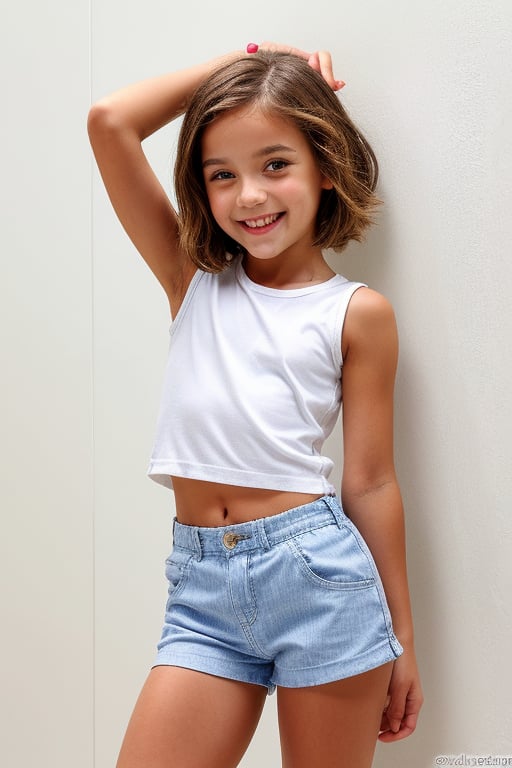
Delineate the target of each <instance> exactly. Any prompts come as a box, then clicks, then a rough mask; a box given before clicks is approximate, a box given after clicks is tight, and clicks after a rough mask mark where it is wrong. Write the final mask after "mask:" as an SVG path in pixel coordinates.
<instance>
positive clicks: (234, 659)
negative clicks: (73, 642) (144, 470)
mask: <svg viewBox="0 0 512 768" xmlns="http://www.w3.org/2000/svg"><path fill="white" fill-rule="evenodd" d="M166 576H167V579H168V581H169V597H168V601H167V606H166V611H165V623H164V628H163V632H162V637H161V639H160V642H159V644H158V654H157V658H156V661H155V664H154V666H159V665H171V666H178V667H187V668H189V669H194V670H199V671H201V672H206V673H209V674H211V675H217V676H220V677H226V678H230V679H233V680H240V681H244V682H248V683H255V684H258V685H263V686H266V687H267V689H268V693H272V692H273V691H274V689H275V686H276V685H282V686H285V687H290V688H301V687H303V686H312V685H319V684H321V683H328V682H332V681H334V680H339V679H342V678H345V677H350V676H351V675H358V674H360V673H362V672H366V671H368V670H370V669H373V668H374V667H378V666H380V665H381V664H385V663H386V662H388V661H392V660H393V659H395V658H397V657H398V656H400V654H401V653H402V647H401V646H400V643H399V642H398V640H397V639H396V637H395V635H394V633H393V628H392V626H391V617H390V613H389V610H388V606H387V603H386V598H385V596H384V591H383V588H382V584H381V580H380V578H379V575H378V573H377V569H376V567H375V563H374V561H373V558H372V556H371V554H370V551H369V549H368V547H367V545H366V544H365V542H364V540H363V538H362V537H361V535H360V533H359V532H358V530H357V529H356V528H355V526H354V525H353V523H352V522H351V521H350V520H349V519H348V517H347V516H346V515H345V513H344V512H343V510H342V509H341V506H340V503H339V501H338V499H337V498H336V497H335V496H324V497H323V498H321V499H318V500H317V501H314V502H312V503H310V504H305V505H303V506H300V507H296V508H295V509H291V510H288V511H286V512H282V513H281V514H277V515H273V516H270V517H264V518H260V519H258V520H253V521H250V522H247V523H240V524H237V525H228V526H222V527H215V528H203V527H195V526H188V525H182V524H180V523H178V522H177V521H175V525H174V544H173V550H172V553H171V554H170V556H169V557H168V559H167V561H166Z"/></svg>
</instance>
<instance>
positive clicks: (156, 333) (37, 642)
mask: <svg viewBox="0 0 512 768" xmlns="http://www.w3.org/2000/svg"><path fill="white" fill-rule="evenodd" d="M90 5H91V7H90ZM90 11H92V12H91V13H90ZM249 19H250V20H249ZM511 21H512V12H511V10H510V7H509V5H508V4H507V3H506V1H505V0H494V1H493V2H491V1H490V0H482V1H481V2H478V3H477V2H474V0H459V1H458V2H457V1H456V0H445V2H441V0H430V2H429V3H420V2H418V1H417V0H409V2H406V0H395V2H394V3H392V4H390V3H384V2H380V0H368V1H367V2H364V3H356V2H352V3H348V2H344V3H343V2H340V3H336V4H333V3H332V2H331V0H318V2H316V3H315V4H314V13H313V10H312V7H311V4H310V3H306V2H304V1H303V2H298V1H297V0H282V1H281V3H279V4H278V3H275V2H270V1H269V0H262V2H260V3H258V4H257V7H256V6H247V5H240V4H239V3H235V2H234V0H225V1H224V2H223V3H222V5H221V6H219V5H218V4H206V3H197V2H193V1H191V2H189V3H187V4H184V5H182V6H180V7H179V12H178V11H176V4H171V3H163V2H159V0H147V2H146V3H144V4H143V5H142V4H140V3H134V2H126V0H124V2H121V0H101V2H100V0H91V4H89V3H88V2H85V0H74V2H73V3H72V4H70V3H65V2H63V0H47V2H45V3H44V4H42V5H41V4H38V3H36V2H35V0H29V2H22V3H21V4H18V5H16V6H14V5H11V6H10V7H9V8H8V9H6V11H5V12H4V15H3V19H2V46H1V47H0V56H1V59H2V61H1V73H2V75H1V76H2V81H3V86H2V96H1V98H2V113H3V115H2V120H1V121H0V126H1V127H0V130H1V131H2V139H3V141H2V150H3V153H2V166H1V168H2V170H1V189H2V201H1V208H0V210H1V213H2V227H1V237H2V252H1V259H2V280H1V287H2V302H1V311H2V322H1V324H0V329H1V330H0V332H1V337H2V363H3V365H2V377H1V387H2V397H1V399H0V403H1V407H2V422H1V429H2V438H3V439H2V441H1V451H2V456H1V467H2V485H1V505H2V507H1V515H2V529H3V530H2V536H1V546H2V557H1V567H2V577H3V578H2V585H3V589H4V592H5V594H4V595H3V597H2V606H3V611H2V614H3V615H2V627H3V630H2V633H1V636H0V644H1V659H2V665H1V667H2V673H1V681H0V690H1V699H2V702H1V711H0V723H1V727H2V738H1V740H0V759H1V762H2V765H6V766H9V768H27V767H28V766H32V765H37V766H38V768H69V766H71V765H72V766H74V768H92V766H94V767H95V768H108V767H109V766H113V764H114V762H115V757H116V753H117V750H118V747H119V743H120V740H121V738H122V734H123V731H124V727H125V725H126V721H127V718H128V716H129V714H130V711H131V708H132V706H133V703H134V699H135V696H136V694H137V692H138V689H139V687H140V684H141V683H142V681H143V679H144V677H145V675H146V672H147V669H148V666H149V665H150V663H151V661H152V658H153V653H154V645H155V642H156V640H157V639H158V634H159V630H160V621H161V617H162V612H163V602H164V596H165V584H164V582H163V567H162V564H163V558H164V557H165V555H166V554H167V550H168V548H169V536H170V526H169V522H170V518H171V516H172V501H171V496H170V494H168V493H167V492H166V491H165V490H163V489H161V488H159V487H157V486H155V485H154V484H152V483H151V482H150V481H149V480H147V479H146V477H145V469H146V462H147V459H148V456H149V451H150V447H151V440H152V434H153V428H154V422H155V418H156V409H157V403H158V397H159V392H160V384H161V375H162V372H163V366H164V362H165V355H166V349H167V338H168V337H167V326H168V318H167V309H166V301H165V299H164V297H163V295H161V290H160V288H159V286H158V285H157V283H156V282H155V281H154V279H153V278H152V276H151V274H150V273H149V271H148V270H147V268H146V267H145V266H144V265H143V264H142V262H141V261H140V260H139V258H138V257H137V255H136V254H135V252H134V249H133V247H132V246H131V245H130V243H129V241H128V240H127V238H126V236H125V235H124V233H123V232H122V231H121V229H120V227H119V225H118V224H117V222H116V221H115V219H114V216H113V214H112V212H111V210H110V208H109V205H108V202H107V200H106V196H105V194H104V192H103V190H102V188H101V185H100V183H99V180H98V177H97V174H96V172H95V170H94V169H93V168H92V165H91V161H90V154H89V149H88V145H87V139H86V132H85V120H86V114H87V109H88V106H89V103H90V100H91V98H92V99H95V98H97V97H99V96H100V95H102V94H104V93H106V92H108V91H109V90H112V89H113V88H115V87H118V86H119V85H121V84H124V83H126V82H128V81H130V80H133V79H139V78H142V77H145V76H147V75H150V74H156V73H158V72H162V71H165V70H167V69H172V68H177V67H181V66H186V65H187V64H189V63H193V62H195V61H196V60H197V59H198V58H199V57H205V58H206V57H207V56H209V55H213V54H215V53H219V52H222V51H223V50H227V49H230V48H235V47H237V48H238V47H241V46H242V45H244V44H245V43H246V42H247V41H249V40H255V41H258V40H262V39H278V40H285V41H290V42H292V43H294V44H296V45H299V46H302V47H305V48H311V49H313V48H317V47H326V48H330V49H331V50H332V51H333V54H334V57H335V61H336V63H337V73H338V76H340V77H343V78H344V79H345V80H346V81H347V83H348V86H347V88H346V89H345V91H344V92H343V98H344V100H345V102H346V103H347V105H348V106H349V109H351V111H352V113H353V115H354V117H355V118H356V120H357V121H358V122H359V123H360V125H361V126H362V127H363V128H365V129H366V132H367V134H368V136H369V138H370V139H371V140H372V141H373V143H374V146H375V149H376V151H377V153H378V155H379V158H380V161H381V169H382V180H381V194H382V196H383V197H384V198H385V201H386V206H385V208H384V210H383V212H382V215H381V220H380V225H379V227H378V228H376V229H375V230H374V231H373V232H372V234H371V236H370V237H369V239H368V242H367V244H366V245H365V246H363V247H361V246H358V247H357V248H350V250H349V251H348V253H347V254H345V255H342V256H334V257H333V259H332V263H333V264H334V265H335V267H336V268H337V269H338V270H339V271H340V272H343V273H345V274H347V275H348V276H350V277H353V278H359V279H363V280H365V281H367V282H369V283H370V284H371V285H372V286H373V287H375V288H377V289H378V290H381V291H382V292H383V293H385V294H386V295H388V296H389V297H390V298H391V299H392V301H393V303H394V305H395V307H396V311H397V316H398V321H399V325H400V331H401V346H402V355H401V364H400V370H399V377H398V386H397V464H398V468H399V472H400V478H401V482H402V487H403V493H404V497H405V501H406V506H407V520H408V534H409V560H410V578H411V587H412V593H413V599H414V607H415V617H416V628H417V636H418V638H417V645H418V653H419V657H420V663H421V667H422V672H423V678H424V685H425V692H426V696H427V701H426V704H425V708H424V712H423V717H422V722H421V726H420V727H419V729H418V731H417V733H416V734H415V735H414V737H412V738H411V739H409V740H407V741H405V742H403V743H401V744H399V745H395V746H385V747H379V749H378V752H377V757H376V760H375V765H376V767H377V768H391V766H393V768H395V767H396V766H407V767H408V768H409V766H414V768H416V767H417V768H429V767H430V766H433V765H434V764H435V756H436V755H442V754H460V753H463V752H464V753H466V754H468V755H469V754H481V755H489V754H510V755H512V731H511V729H510V712H511V711H512V693H511V687H510V685H509V684H508V682H507V678H508V671H509V668H510V663H509V647H510V636H511V630H512V617H511V614H512V609H511V607H510V599H509V595H510V592H511V588H512V566H511V564H510V555H509V553H510V543H511V534H512V528H511V523H510V520H509V507H510V500H511V496H512V494H511V490H512V489H511V460H510V450H509V433H510V431H511V427H512V414H511V407H510V390H511V384H512V382H511V360H510V338H511V335H512V327H511V326H512V321H511V311H510V308H509V301H508V296H509V293H510V288H511V283H512V281H511V277H512V274H511V273H512V268H511V265H510V259H509V250H510V235H511V234H512V232H511V230H512V225H511V218H510V215H509V207H510V203H511V194H510V185H511V181H510V179H511V170H512V169H511V160H512V152H511V149H510V139H509V134H510V125H511V124H512V121H511V117H512V114H511V112H512V110H511V107H510V92H511V90H512V83H511V82H510V79H511V78H510V72H511V63H512V62H511V59H512V56H511V52H510V51H511V42H512V40H511V38H512V34H511ZM91 92H92V93H91ZM174 138H175V132H174V130H173V129H168V130H166V131H163V132H162V134H161V135H159V136H157V137H154V138H153V139H151V141H150V142H149V143H148V152H149V154H150V156H151V158H152V160H153V161H154V164H155V166H156V168H157V171H158V173H159V174H160V175H161V178H162V179H163V180H164V183H165V184H166V186H167V187H168V188H169V182H168V181H167V178H168V173H169V168H170V166H171V155H172V147H173V142H174ZM91 192H92V206H91ZM91 213H92V217H91ZM336 439H337V440H338V441H339V435H337V436H336V438H335V439H333V440H331V441H330V446H331V449H332V451H333V452H335V454H336V455H337V456H339V448H338V445H337V444H336ZM338 474H339V473H338ZM118 626H122V627H123V630H122V631H117V630H116V627H118ZM274 707H275V697H274V699H271V700H269V702H268V706H267V709H266V712H265V714H264V718H263V721H262V723H261V725H260V728H259V730H258V733H257V735H256V738H255V741H254V743H253V746H252V748H251V750H250V752H249V753H248V754H247V756H246V758H245V759H244V761H243V766H244V768H256V766H258V767H259V766H261V765H262V764H267V765H272V766H274V765H278V764H279V758H278V741H277V732H276V726H275V721H274V718H273V715H274V711H273V710H274Z"/></svg>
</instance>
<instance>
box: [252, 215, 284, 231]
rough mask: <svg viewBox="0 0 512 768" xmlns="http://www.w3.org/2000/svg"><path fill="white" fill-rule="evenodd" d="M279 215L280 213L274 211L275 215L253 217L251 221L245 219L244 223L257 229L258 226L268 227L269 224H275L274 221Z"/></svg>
mask: <svg viewBox="0 0 512 768" xmlns="http://www.w3.org/2000/svg"><path fill="white" fill-rule="evenodd" d="M278 217H279V214H278V213H274V214H273V216H265V217H264V218H263V219H251V220H250V221H244V224H246V225H247V226H248V227H250V228H251V229H256V227H266V226H268V225H269V224H273V222H274V221H276V219H277V218H278Z"/></svg>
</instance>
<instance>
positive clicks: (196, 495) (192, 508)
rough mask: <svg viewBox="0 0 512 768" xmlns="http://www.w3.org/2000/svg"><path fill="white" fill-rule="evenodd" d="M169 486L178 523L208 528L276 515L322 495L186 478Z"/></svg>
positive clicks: (175, 480)
mask: <svg viewBox="0 0 512 768" xmlns="http://www.w3.org/2000/svg"><path fill="white" fill-rule="evenodd" d="M172 483H173V488H174V496H175V501H176V516H177V518H178V522H180V523H183V525H199V526H206V527H209V528H215V527H218V526H220V525H234V524H236V523H245V522H247V521H249V520H256V519H258V518H260V517H270V516H271V515H278V514H279V513H280V512H285V511H286V510H287V509H293V508H294V507H299V506H301V505H302V504H309V503H310V502H311V501H315V499H319V498H321V496H322V494H319V493H295V492H293V491H271V490H267V489H263V488H245V487H244V486H237V485H224V484H222V483H210V482H208V481H205V480H191V479H190V478H185V477H173V478H172Z"/></svg>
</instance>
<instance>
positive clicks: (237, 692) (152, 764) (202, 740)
mask: <svg viewBox="0 0 512 768" xmlns="http://www.w3.org/2000/svg"><path fill="white" fill-rule="evenodd" d="M265 698H266V689H265V688H264V687H263V686H260V685H252V684H251V683H240V682H237V681H234V680H227V679H225V678H222V677H214V676H213V675H207V674H204V673H202V672H195V671H193V670H190V669H182V668H180V667H168V666H160V667H155V668H154V669H152V670H151V672H150V674H149V676H148V679H147V681H146V683H145V685H144V687H143V689H142V692H141V694H140V696H139V699H138V701H137V704H136V705H135V709H134V712H133V715H132V717H131V720H130V723H129V725H128V729H127V731H126V736H125V738H124V741H123V745H122V747H121V752H120V755H119V760H118V763H117V768H177V767H178V766H179V768H234V766H236V765H238V763H239V761H240V760H241V758H242V756H243V754H244V752H245V750H246V749H247V746H248V744H249V742H250V740H251V738H252V735H253V733H254V731H255V729H256V726H257V724H258V720H259V718H260V715H261V711H262V709H263V705H264V703H265Z"/></svg>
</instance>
